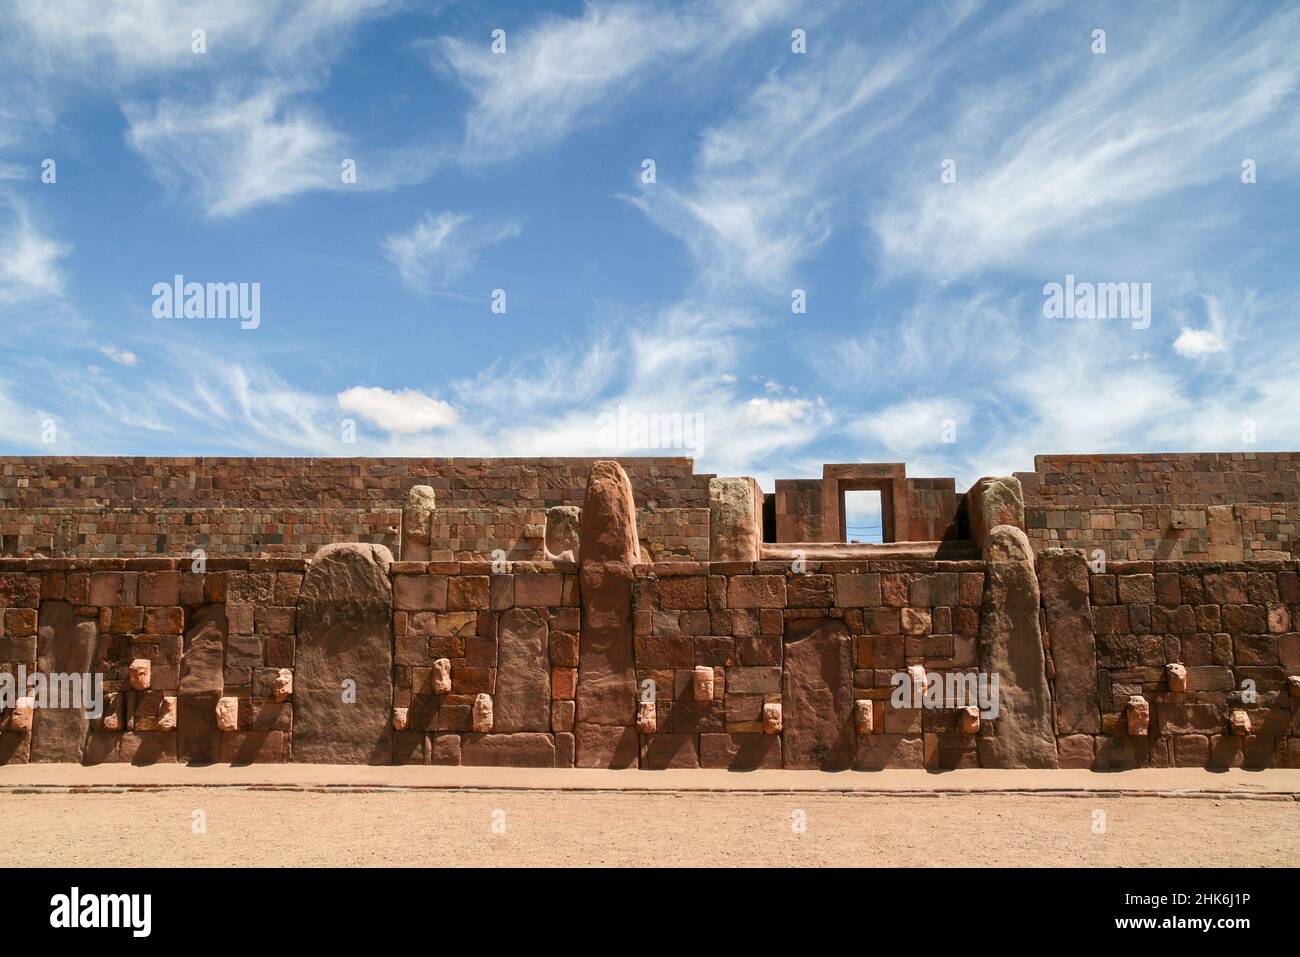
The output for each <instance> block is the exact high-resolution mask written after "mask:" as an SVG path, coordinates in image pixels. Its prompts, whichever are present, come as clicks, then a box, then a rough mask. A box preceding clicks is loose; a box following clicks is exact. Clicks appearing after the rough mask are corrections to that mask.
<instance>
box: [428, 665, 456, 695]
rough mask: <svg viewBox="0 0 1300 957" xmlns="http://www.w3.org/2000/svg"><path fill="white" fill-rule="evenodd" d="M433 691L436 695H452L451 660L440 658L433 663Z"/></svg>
mask: <svg viewBox="0 0 1300 957" xmlns="http://www.w3.org/2000/svg"><path fill="white" fill-rule="evenodd" d="M432 681H433V690H434V692H435V693H436V694H451V659H450V658H439V659H437V660H436V661H434V663H433V675H432Z"/></svg>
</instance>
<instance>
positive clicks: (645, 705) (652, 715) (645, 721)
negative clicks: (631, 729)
mask: <svg viewBox="0 0 1300 957" xmlns="http://www.w3.org/2000/svg"><path fill="white" fill-rule="evenodd" d="M658 728H659V722H658V712H657V709H656V707H655V703H654V702H653V701H642V702H639V703H638V704H637V708H636V729H637V731H639V732H641V733H642V734H654V733H655V731H657V730H658Z"/></svg>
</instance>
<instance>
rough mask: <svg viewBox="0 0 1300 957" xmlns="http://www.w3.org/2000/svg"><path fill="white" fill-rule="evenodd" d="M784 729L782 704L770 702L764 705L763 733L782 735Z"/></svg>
mask: <svg viewBox="0 0 1300 957" xmlns="http://www.w3.org/2000/svg"><path fill="white" fill-rule="evenodd" d="M782 727H783V719H782V712H781V702H779V701H769V702H767V703H766V704H764V705H763V733H764V734H780V733H781V729H782Z"/></svg>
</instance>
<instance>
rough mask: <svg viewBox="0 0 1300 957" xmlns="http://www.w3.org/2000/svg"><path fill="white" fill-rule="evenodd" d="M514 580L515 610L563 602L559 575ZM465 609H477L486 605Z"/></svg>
mask: <svg viewBox="0 0 1300 957" xmlns="http://www.w3.org/2000/svg"><path fill="white" fill-rule="evenodd" d="M514 579H515V600H514V603H515V607H517V608H545V607H553V606H559V605H560V604H561V603H562V602H563V600H564V579H563V576H561V575H515V576H514ZM453 607H459V606H453ZM466 607H473V608H478V607H486V605H469V606H466Z"/></svg>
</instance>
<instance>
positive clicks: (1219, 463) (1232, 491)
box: [1015, 452, 1300, 507]
mask: <svg viewBox="0 0 1300 957" xmlns="http://www.w3.org/2000/svg"><path fill="white" fill-rule="evenodd" d="M1298 469H1300V453H1297V452H1192V453H1155V454H1149V455H1038V456H1035V457H1034V471H1033V472H1017V473H1015V475H1016V478H1018V479H1020V482H1021V485H1022V486H1024V490H1025V505H1026V506H1027V507H1032V506H1049V505H1054V506H1058V507H1060V506H1064V507H1078V506H1087V507H1091V506H1113V505H1120V504H1129V505H1176V504H1189V505H1202V506H1204V505H1234V504H1241V503H1266V502H1296V501H1300V475H1298V473H1297V470H1298Z"/></svg>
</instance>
